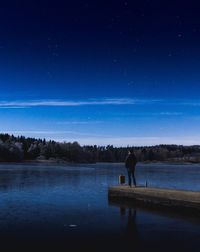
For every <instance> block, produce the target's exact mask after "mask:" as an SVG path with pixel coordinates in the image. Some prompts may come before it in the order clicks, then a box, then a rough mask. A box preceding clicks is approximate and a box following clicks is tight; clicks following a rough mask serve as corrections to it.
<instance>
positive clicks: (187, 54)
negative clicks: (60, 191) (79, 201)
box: [0, 0, 200, 145]
mask: <svg viewBox="0 0 200 252" xmlns="http://www.w3.org/2000/svg"><path fill="white" fill-rule="evenodd" d="M199 11H200V4H198V1H184V0H183V1H176V0H175V1H153V0H152V1H151V0H146V1H144V0H140V1H128V0H127V1H117V0H115V1H114V0H113V1H109V0H108V1H102V0H101V1H59V0H58V1H40V2H39V1H5V3H0V88H1V92H0V122H1V128H0V130H1V131H2V132H9V133H14V134H16V135H18V134H22V135H27V136H36V137H47V138H48V139H49V138H51V139H56V140H60V141H63V140H66V141H73V140H78V141H79V142H80V143H81V144H87V143H92V144H95V143H96V144H108V143H110V144H115V145H127V144H129V145H145V144H147V145H149V144H157V143H181V144H196V143H199V140H200V133H199V127H198V125H199V122H200V114H199V113H200V99H199V94H200V84H199V82H200V71H199V69H200V46H199V45H200V16H199Z"/></svg>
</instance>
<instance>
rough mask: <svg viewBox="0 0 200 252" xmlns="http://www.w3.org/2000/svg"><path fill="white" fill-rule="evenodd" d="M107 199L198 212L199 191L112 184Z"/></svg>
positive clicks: (199, 205) (199, 206)
mask: <svg viewBox="0 0 200 252" xmlns="http://www.w3.org/2000/svg"><path fill="white" fill-rule="evenodd" d="M108 196H109V199H112V200H119V201H123V200H126V201H129V202H139V203H142V204H146V205H149V206H156V207H168V208H172V209H177V210H179V211H180V210H181V211H182V212H183V211H186V212H187V211H188V210H189V211H197V212H199V213H200V192H191V191H183V190H171V189H161V188H149V187H136V188H134V187H133V188H130V187H128V186H113V187H110V188H109V192H108Z"/></svg>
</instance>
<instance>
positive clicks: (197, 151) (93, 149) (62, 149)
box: [0, 134, 200, 163]
mask: <svg viewBox="0 0 200 252" xmlns="http://www.w3.org/2000/svg"><path fill="white" fill-rule="evenodd" d="M128 150H134V152H135V154H136V156H137V159H138V161H143V162H144V161H177V162H182V161H187V162H200V146H198V145H195V146H182V145H158V146H150V147H145V146H144V147H113V146H112V145H108V146H97V145H94V146H80V145H79V143H77V142H73V143H69V142H63V143H59V142H55V141H46V140H45V139H35V138H26V137H24V136H18V137H15V136H13V135H9V134H0V162H21V161H25V160H56V161H58V162H59V161H66V162H76V163H95V162H124V160H125V157H126V155H127V152H128Z"/></svg>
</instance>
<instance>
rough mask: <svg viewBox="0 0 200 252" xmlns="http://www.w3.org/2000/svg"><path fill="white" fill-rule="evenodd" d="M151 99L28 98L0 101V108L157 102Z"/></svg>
mask: <svg viewBox="0 0 200 252" xmlns="http://www.w3.org/2000/svg"><path fill="white" fill-rule="evenodd" d="M159 101H160V100H153V99H147V100H145V99H132V98H112V99H111V98H104V99H88V100H82V101H67V100H35V101H33V100H29V101H0V108H30V107H72V106H86V105H88V106H91V105H142V104H151V103H156V102H159Z"/></svg>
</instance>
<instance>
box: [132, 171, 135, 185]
mask: <svg viewBox="0 0 200 252" xmlns="http://www.w3.org/2000/svg"><path fill="white" fill-rule="evenodd" d="M132 178H133V184H134V185H135V186H136V179H135V171H132Z"/></svg>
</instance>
